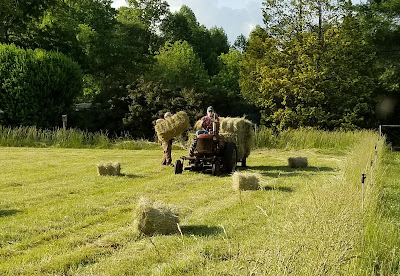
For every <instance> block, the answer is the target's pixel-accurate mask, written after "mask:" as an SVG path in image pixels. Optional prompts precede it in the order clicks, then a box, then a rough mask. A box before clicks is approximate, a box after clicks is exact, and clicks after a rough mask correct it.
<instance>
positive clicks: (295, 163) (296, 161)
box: [288, 156, 308, 169]
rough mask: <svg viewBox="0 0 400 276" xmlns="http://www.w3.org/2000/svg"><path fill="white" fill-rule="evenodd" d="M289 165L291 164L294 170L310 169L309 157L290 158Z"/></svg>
mask: <svg viewBox="0 0 400 276" xmlns="http://www.w3.org/2000/svg"><path fill="white" fill-rule="evenodd" d="M288 163H289V167H290V168H293V169H297V168H307V167H308V160H307V157H302V156H298V157H289V159H288Z"/></svg>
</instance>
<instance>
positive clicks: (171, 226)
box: [136, 198, 179, 235]
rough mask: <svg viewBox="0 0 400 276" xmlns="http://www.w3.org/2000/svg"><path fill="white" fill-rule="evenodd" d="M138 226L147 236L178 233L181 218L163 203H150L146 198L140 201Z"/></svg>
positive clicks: (137, 210)
mask: <svg viewBox="0 0 400 276" xmlns="http://www.w3.org/2000/svg"><path fill="white" fill-rule="evenodd" d="M136 212H137V220H136V226H137V229H138V230H139V232H140V233H143V234H145V235H153V234H164V235H168V234H173V233H177V232H178V231H179V230H178V225H177V224H178V223H179V216H178V214H177V213H176V212H174V211H173V210H172V209H171V206H168V205H166V204H165V203H164V202H162V201H156V202H154V203H152V202H150V201H149V200H148V199H146V198H141V199H140V200H139V203H138V206H137V209H136Z"/></svg>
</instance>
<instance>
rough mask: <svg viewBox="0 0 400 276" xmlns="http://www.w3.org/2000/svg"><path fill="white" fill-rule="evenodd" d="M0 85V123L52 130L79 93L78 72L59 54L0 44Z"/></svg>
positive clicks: (76, 67)
mask: <svg viewBox="0 0 400 276" xmlns="http://www.w3.org/2000/svg"><path fill="white" fill-rule="evenodd" d="M0 83H1V85H0V110H1V111H0V124H2V125H11V126H16V125H36V126H38V127H53V126H55V125H57V124H59V123H60V122H61V115H62V114H65V113H66V111H67V110H68V109H69V108H70V106H71V105H72V103H73V100H74V99H75V98H76V97H77V96H78V95H79V93H81V92H82V73H81V70H80V67H79V65H78V64H76V63H75V62H73V61H72V60H71V59H70V58H68V57H66V56H64V55H63V54H60V53H54V52H47V51H44V50H40V49H36V50H23V49H20V48H18V47H16V46H14V45H4V44H0Z"/></svg>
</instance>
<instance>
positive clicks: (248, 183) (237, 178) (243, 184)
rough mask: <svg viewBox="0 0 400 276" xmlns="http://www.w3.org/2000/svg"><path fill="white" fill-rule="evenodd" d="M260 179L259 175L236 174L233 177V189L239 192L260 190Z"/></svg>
mask: <svg viewBox="0 0 400 276" xmlns="http://www.w3.org/2000/svg"><path fill="white" fill-rule="evenodd" d="M260 178H261V177H260V175H259V174H257V173H242V172H235V173H234V174H233V175H232V184H233V188H234V189H235V190H237V191H239V190H240V191H248V190H259V189H260Z"/></svg>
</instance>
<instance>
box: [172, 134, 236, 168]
mask: <svg viewBox="0 0 400 276" xmlns="http://www.w3.org/2000/svg"><path fill="white" fill-rule="evenodd" d="M181 159H182V160H177V161H176V163H175V174H181V173H182V172H183V170H191V171H211V174H212V175H214V176H217V175H220V174H221V173H222V172H225V173H231V172H233V171H235V170H236V162H237V160H236V159H237V150H236V144H235V143H233V142H226V143H223V142H222V141H221V140H220V137H219V135H218V134H217V132H211V134H200V135H198V136H197V145H196V150H195V151H194V153H193V156H190V157H187V156H182V157H181ZM186 160H187V161H188V166H187V167H184V166H183V164H184V162H185V161H186Z"/></svg>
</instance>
